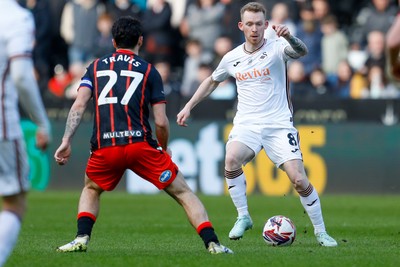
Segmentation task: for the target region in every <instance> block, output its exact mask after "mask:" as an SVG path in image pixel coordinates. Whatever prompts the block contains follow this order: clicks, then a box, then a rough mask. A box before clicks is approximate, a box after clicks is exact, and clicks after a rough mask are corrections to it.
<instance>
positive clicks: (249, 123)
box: [177, 2, 337, 247]
mask: <svg viewBox="0 0 400 267" xmlns="http://www.w3.org/2000/svg"><path fill="white" fill-rule="evenodd" d="M240 15H241V21H240V22H239V24H238V25H239V29H240V30H241V31H243V33H244V37H245V43H244V44H242V45H239V46H238V47H236V48H234V49H233V50H231V51H230V52H228V53H227V54H226V55H225V56H224V57H223V58H222V60H221V62H220V64H219V66H218V67H217V68H216V70H215V71H214V72H213V73H212V74H211V76H209V77H208V78H206V79H205V80H204V81H203V82H202V83H201V84H200V86H199V88H198V89H197V91H196V92H195V94H194V95H193V96H192V98H191V99H190V100H189V102H188V103H187V104H186V105H185V107H184V108H183V109H182V110H181V111H180V112H179V114H178V115H177V123H178V124H179V125H181V126H187V124H186V121H187V119H188V118H189V116H190V111H191V110H192V109H193V108H194V107H195V106H196V105H197V104H198V103H199V102H201V101H202V100H203V99H205V98H206V97H207V96H208V95H209V94H211V92H212V91H214V90H215V89H216V88H217V87H218V85H219V83H220V82H222V81H224V80H225V79H227V78H228V77H229V76H232V77H234V78H235V79H236V86H237V92H238V105H237V113H236V116H235V118H234V120H233V128H232V130H231V132H230V134H229V138H228V142H227V145H226V154H225V179H226V182H227V185H228V191H229V194H230V196H231V198H232V201H233V203H234V205H235V207H236V209H237V211H238V218H237V221H236V223H235V225H234V226H233V228H232V230H231V231H230V233H229V238H230V239H233V240H237V239H240V238H242V237H243V234H244V232H245V231H246V230H249V229H251V228H252V227H253V221H252V219H251V217H250V214H249V210H248V206H247V197H246V179H245V175H244V173H243V169H242V166H243V165H245V164H246V163H247V162H249V161H251V160H252V159H253V158H254V157H255V155H256V154H258V153H259V152H260V151H261V149H264V150H265V152H266V154H267V155H268V157H269V158H270V159H271V160H272V162H273V163H274V164H275V166H276V167H278V168H281V169H282V170H284V171H285V172H286V174H287V175H288V177H289V179H290V181H291V182H292V183H293V186H294V188H295V190H296V191H297V192H298V193H299V195H300V201H301V204H302V205H303V207H304V209H305V210H306V212H307V214H308V216H309V217H310V219H311V222H312V224H313V226H314V233H315V236H316V238H317V241H318V243H319V244H320V245H322V246H327V247H333V246H337V242H336V241H335V240H334V239H333V238H332V237H330V236H329V235H328V233H327V232H326V229H325V224H324V220H323V217H322V211H321V205H320V201H319V196H318V193H317V191H316V190H315V189H314V187H313V186H312V184H311V183H310V182H309V180H308V177H307V175H306V172H305V170H304V165H303V161H302V154H301V151H300V145H299V138H298V132H297V130H296V128H295V127H294V125H293V112H292V104H291V101H290V94H289V88H288V80H287V71H286V67H287V61H289V60H290V59H297V58H299V57H301V56H304V55H306V54H307V47H306V46H305V45H304V43H303V42H302V41H301V40H299V39H298V38H296V37H295V36H293V35H291V34H290V32H289V30H288V28H287V27H286V26H285V25H272V28H273V29H274V30H275V32H276V34H277V36H278V37H283V38H284V39H282V38H275V39H272V40H270V39H265V38H264V31H265V29H266V28H267V27H268V21H267V20H266V19H265V16H266V10H265V7H264V6H263V5H262V4H260V3H257V2H250V3H248V4H246V5H244V6H243V7H242V9H241V11H240Z"/></svg>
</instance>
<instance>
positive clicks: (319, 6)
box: [311, 0, 331, 22]
mask: <svg viewBox="0 0 400 267" xmlns="http://www.w3.org/2000/svg"><path fill="white" fill-rule="evenodd" d="M311 5H312V7H313V10H314V16H315V19H316V20H318V21H319V22H321V21H322V19H324V18H325V17H326V16H328V15H330V14H331V7H330V5H329V1H328V0H312V2H311Z"/></svg>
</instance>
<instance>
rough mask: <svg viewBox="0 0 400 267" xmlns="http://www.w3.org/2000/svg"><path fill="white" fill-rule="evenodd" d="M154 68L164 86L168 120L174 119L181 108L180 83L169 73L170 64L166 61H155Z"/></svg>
mask: <svg viewBox="0 0 400 267" xmlns="http://www.w3.org/2000/svg"><path fill="white" fill-rule="evenodd" d="M154 67H155V68H156V69H157V70H158V72H159V73H160V76H161V80H162V82H163V85H164V94H165V98H166V101H167V105H166V112H167V116H168V117H169V118H173V119H175V117H176V114H178V112H179V110H180V107H181V92H180V86H181V85H180V83H179V81H178V79H177V78H176V77H175V75H174V74H173V73H172V72H171V64H170V63H169V62H168V61H165V60H164V61H163V60H160V61H157V62H155V63H154Z"/></svg>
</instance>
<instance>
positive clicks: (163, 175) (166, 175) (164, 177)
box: [159, 170, 172, 183]
mask: <svg viewBox="0 0 400 267" xmlns="http://www.w3.org/2000/svg"><path fill="white" fill-rule="evenodd" d="M171 177H172V172H171V171H170V170H166V171H163V173H161V175H160V178H159V180H160V182H162V183H166V182H168V181H169V179H171Z"/></svg>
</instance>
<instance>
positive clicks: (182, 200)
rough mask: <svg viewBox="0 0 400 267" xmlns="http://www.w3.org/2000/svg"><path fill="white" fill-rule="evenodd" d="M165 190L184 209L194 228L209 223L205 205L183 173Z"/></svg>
mask: <svg viewBox="0 0 400 267" xmlns="http://www.w3.org/2000/svg"><path fill="white" fill-rule="evenodd" d="M164 190H165V192H167V193H168V194H169V195H170V196H171V197H173V198H174V199H175V200H176V201H177V202H178V203H179V204H180V205H181V206H182V207H183V209H184V210H185V212H186V215H187V217H188V219H189V222H190V223H191V224H192V226H193V227H194V228H196V229H197V227H198V226H199V225H200V224H202V223H203V222H207V221H208V215H207V211H206V209H205V207H204V205H203V203H201V201H200V199H199V198H198V197H197V196H196V195H195V194H194V193H193V191H192V190H191V189H190V188H189V186H188V185H187V183H186V181H185V179H184V178H183V176H182V173H181V172H179V173H178V175H177V177H176V178H175V180H174V181H173V182H172V183H171V184H170V185H169V186H168V187H166V188H165V189H164Z"/></svg>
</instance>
